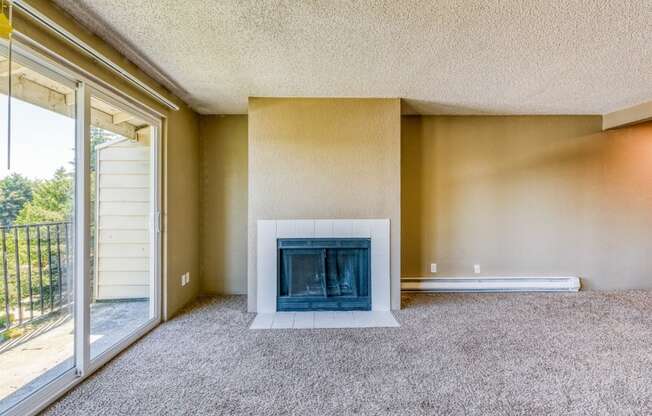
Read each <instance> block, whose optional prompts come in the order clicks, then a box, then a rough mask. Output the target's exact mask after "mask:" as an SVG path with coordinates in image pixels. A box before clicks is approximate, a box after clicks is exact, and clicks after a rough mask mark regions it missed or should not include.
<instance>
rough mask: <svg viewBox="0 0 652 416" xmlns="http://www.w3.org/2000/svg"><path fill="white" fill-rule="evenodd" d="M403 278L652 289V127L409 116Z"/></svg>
mask: <svg viewBox="0 0 652 416" xmlns="http://www.w3.org/2000/svg"><path fill="white" fill-rule="evenodd" d="M401 182H402V220H403V224H402V225H403V227H402V241H401V243H402V244H401V245H402V263H401V264H402V275H403V276H404V277H409V276H430V275H431V273H430V263H437V264H438V268H439V273H437V276H459V275H467V276H468V275H473V265H474V264H480V265H481V268H482V274H483V275H575V276H580V277H581V278H582V281H583V284H584V285H585V287H586V288H589V289H626V288H652V278H650V270H652V256H650V249H651V248H652V123H647V124H642V125H639V126H634V127H629V128H623V129H617V130H612V131H609V132H602V131H601V118H600V117H599V116H595V117H594V116H540V117H537V116H534V117H529V116H523V117H519V116H515V117H444V116H423V117H419V116H415V117H404V118H403V123H402V180H401Z"/></svg>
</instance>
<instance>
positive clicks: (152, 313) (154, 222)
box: [84, 87, 162, 372]
mask: <svg viewBox="0 0 652 416" xmlns="http://www.w3.org/2000/svg"><path fill="white" fill-rule="evenodd" d="M86 93H87V95H88V102H87V103H86V107H85V111H84V113H85V114H87V115H90V112H91V108H90V97H95V98H98V99H99V100H101V101H104V102H106V103H107V104H110V105H112V106H115V107H118V108H120V109H121V110H125V111H127V112H129V113H131V114H133V115H134V116H136V117H138V118H140V119H141V120H143V121H145V122H147V123H149V125H150V127H151V128H152V135H151V141H150V149H149V153H150V172H149V173H150V182H149V185H150V190H149V197H150V201H151V207H150V212H149V221H148V225H149V237H150V242H149V254H150V256H149V259H150V262H149V266H150V270H149V275H150V291H149V296H150V298H149V299H150V302H149V310H148V313H149V319H148V320H147V322H145V323H144V324H143V325H142V326H141V327H139V328H138V329H136V330H135V331H134V332H132V333H131V334H129V335H128V336H127V337H126V338H124V339H122V340H120V341H118V342H117V343H116V344H114V345H113V346H111V347H109V348H108V349H107V350H106V351H102V352H101V353H100V354H99V355H98V356H97V357H95V358H93V359H89V361H87V363H88V367H87V371H90V372H93V371H95V370H96V369H98V368H99V367H101V366H103V365H104V364H106V362H107V361H109V360H110V359H111V358H113V357H115V355H116V354H118V353H119V352H121V351H122V350H124V349H125V348H126V346H128V345H130V344H131V343H133V342H134V341H135V340H137V339H138V338H140V337H142V336H143V335H145V334H146V333H148V332H149V331H151V330H152V328H154V327H156V326H157V325H158V324H159V323H161V294H162V289H161V287H162V275H161V267H160V265H161V255H162V247H161V238H160V237H161V233H160V230H161V227H160V212H161V200H160V199H161V198H160V195H161V175H160V168H159V166H160V162H159V155H160V151H159V149H160V147H161V146H160V142H161V134H160V132H161V126H162V123H161V120H160V119H157V118H156V117H153V116H152V115H151V114H148V113H145V112H143V111H140V110H139V109H138V108H135V107H134V106H132V105H130V104H129V103H127V102H125V101H123V100H120V99H119V98H118V97H116V96H115V95H113V94H107V93H106V92H103V91H101V90H99V89H97V88H95V87H89V88H87V92H86ZM88 127H89V128H88V129H87V130H86V132H87V137H86V140H85V141H86V143H90V126H88ZM88 152H89V150H87V153H88ZM89 156H90V155H89ZM86 171H87V177H90V176H88V175H90V166H88V169H87V170H86ZM97 186H99V183H98V184H97ZM89 195H90V193H89ZM87 208H88V211H90V199H89V201H88V205H87ZM92 215H95V213H92ZM98 226H99V224H98V223H97V222H96V223H95V227H98ZM87 229H89V230H90V227H87ZM95 231H96V232H95V238H96V239H97V238H98V236H99V233H98V230H97V229H96V230H95ZM88 237H89V240H88V241H89V242H90V235H89V236H88ZM96 254H97V253H96ZM88 257H90V256H87V258H88ZM95 267H97V264H95ZM88 273H89V274H87V276H90V271H88ZM152 276H153V278H152ZM85 281H86V283H88V282H89V281H90V279H89V278H87V279H85ZM88 290H89V292H88V294H89V295H88V301H87V302H84V303H88V304H89V305H90V293H91V292H90V290H91V289H90V287H89V289H88ZM87 315H88V316H89V317H90V306H89V309H88V314H87ZM85 344H86V345H90V344H89V343H88V342H86V343H85ZM89 358H90V357H89Z"/></svg>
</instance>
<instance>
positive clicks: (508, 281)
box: [401, 276, 581, 292]
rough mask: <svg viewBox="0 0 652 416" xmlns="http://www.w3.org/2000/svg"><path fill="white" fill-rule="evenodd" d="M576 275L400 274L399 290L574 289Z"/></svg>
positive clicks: (549, 290)
mask: <svg viewBox="0 0 652 416" xmlns="http://www.w3.org/2000/svg"><path fill="white" fill-rule="evenodd" d="M580 287H581V285H580V279H579V278H578V277H573V276H568V277H563V276H562V277H518V276H515V277H507V276H505V277H503V276H482V277H404V278H402V279H401V291H403V292H577V291H579V290H580Z"/></svg>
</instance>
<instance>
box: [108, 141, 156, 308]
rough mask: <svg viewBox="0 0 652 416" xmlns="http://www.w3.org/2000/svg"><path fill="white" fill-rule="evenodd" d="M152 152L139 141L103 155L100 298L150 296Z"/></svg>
mask: <svg viewBox="0 0 652 416" xmlns="http://www.w3.org/2000/svg"><path fill="white" fill-rule="evenodd" d="M149 151H150V148H149V146H147V145H146V144H143V143H138V142H133V141H119V142H116V143H112V144H109V145H107V146H104V147H102V148H100V149H99V151H98V155H97V158H98V161H99V163H98V169H99V175H98V179H97V187H98V191H99V195H98V196H97V199H98V201H97V209H98V227H99V229H98V231H97V232H98V234H97V262H98V267H97V275H96V276H97V279H96V296H97V297H98V299H130V298H142V297H148V296H149V283H150V282H149V267H150V265H149V260H150V259H149V256H150V252H149V251H150V246H149V241H150V236H149V231H150V230H149V227H150V222H149V221H150V207H151V206H150V183H149V182H150V178H151V176H150V163H149Z"/></svg>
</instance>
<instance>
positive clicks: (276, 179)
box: [247, 98, 401, 311]
mask: <svg viewBox="0 0 652 416" xmlns="http://www.w3.org/2000/svg"><path fill="white" fill-rule="evenodd" d="M400 123H401V118H400V101H399V100H398V99H319V98H312V99H304V98H250V99H249V149H248V153H249V195H248V199H249V205H248V211H249V221H248V223H249V228H248V234H249V240H248V241H249V242H248V253H249V258H248V269H247V271H248V273H247V274H248V289H249V290H248V295H249V310H252V311H253V310H255V307H256V257H255V253H256V221H257V220H259V219H291V218H389V219H390V221H391V233H392V235H391V250H392V256H391V257H392V258H391V263H392V265H391V267H392V305H393V307H395V308H398V307H400V229H401V224H400V209H401V207H400V204H401V203H400V152H401V149H400V140H401V137H400V136H401V132H400Z"/></svg>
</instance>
